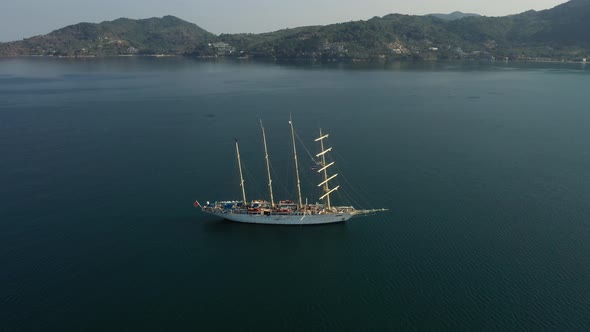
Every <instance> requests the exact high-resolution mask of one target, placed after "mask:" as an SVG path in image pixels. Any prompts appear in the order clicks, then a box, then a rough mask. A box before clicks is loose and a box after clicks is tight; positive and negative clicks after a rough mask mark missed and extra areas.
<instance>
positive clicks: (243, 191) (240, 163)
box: [236, 139, 247, 206]
mask: <svg viewBox="0 0 590 332" xmlns="http://www.w3.org/2000/svg"><path fill="white" fill-rule="evenodd" d="M236 154H237V156H238V168H239V169H240V187H242V199H243V200H244V206H246V204H247V203H246V188H245V187H244V176H243V175H242V160H241V159H240V148H239V146H238V140H237V139H236Z"/></svg>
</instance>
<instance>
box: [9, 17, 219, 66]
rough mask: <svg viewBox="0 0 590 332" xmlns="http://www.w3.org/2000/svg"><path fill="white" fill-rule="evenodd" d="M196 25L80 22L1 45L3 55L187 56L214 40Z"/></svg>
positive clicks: (176, 20) (157, 21)
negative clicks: (186, 54) (196, 48)
mask: <svg viewBox="0 0 590 332" xmlns="http://www.w3.org/2000/svg"><path fill="white" fill-rule="evenodd" d="M215 38H216V37H215V35H213V34H212V33H209V32H207V31H205V30H203V29H201V28H200V27H198V26H197V25H195V24H193V23H189V22H186V21H183V20H181V19H179V18H176V17H173V16H164V17H163V18H149V19H143V20H132V19H126V18H120V19H117V20H114V21H109V22H102V23H99V24H94V23H79V24H75V25H70V26H67V27H65V28H62V29H59V30H56V31H53V32H51V33H49V34H47V35H44V36H37V37H32V38H28V39H25V40H22V41H17V42H11V43H3V44H0V54H4V55H69V56H73V55H77V56H84V55H120V54H184V53H189V52H192V50H193V49H194V48H195V47H196V46H197V45H200V44H203V43H205V42H207V41H209V40H213V39H215Z"/></svg>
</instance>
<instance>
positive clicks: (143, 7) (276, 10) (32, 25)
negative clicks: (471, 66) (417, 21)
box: [0, 0, 566, 41]
mask: <svg viewBox="0 0 590 332" xmlns="http://www.w3.org/2000/svg"><path fill="white" fill-rule="evenodd" d="M563 2H566V0H495V1H481V0H445V1H442V0H290V1H284V0H100V1H98V0H0V41H11V40H18V39H22V38H26V37H31V36H34V35H39V34H46V33H48V32H50V31H52V30H55V29H59V28H61V27H64V26H66V25H69V24H75V23H78V22H101V21H105V20H113V19H116V18H119V17H129V18H147V17H154V16H164V15H174V16H178V17H180V18H182V19H184V20H187V21H190V22H193V23H196V24H197V25H199V26H201V27H202V28H204V29H206V30H208V31H210V32H213V33H216V34H218V33H223V32H225V33H230V32H253V33H257V32H267V31H274V30H278V29H283V28H293V27H298V26H303V25H317V24H329V23H338V22H346V21H352V20H361V19H363V20H364V19H369V18H371V17H373V16H383V15H386V14H390V13H402V14H415V15H422V14H428V13H435V12H441V13H450V12H452V11H455V10H459V11H462V12H474V13H478V14H482V15H487V16H501V15H509V14H516V13H520V12H523V11H526V10H529V9H535V10H541V9H548V8H551V7H554V6H556V5H558V4H560V3H563Z"/></svg>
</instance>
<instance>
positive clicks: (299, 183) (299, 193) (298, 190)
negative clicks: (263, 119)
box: [289, 114, 303, 208]
mask: <svg viewBox="0 0 590 332" xmlns="http://www.w3.org/2000/svg"><path fill="white" fill-rule="evenodd" d="M289 124H290V125H291V138H292V139H293V158H294V159H295V174H296V175H297V197H298V198H299V208H302V207H303V201H302V200H301V181H300V180H299V164H298V163H297V148H296V147H295V129H293V119H292V118H291V115H290V114H289Z"/></svg>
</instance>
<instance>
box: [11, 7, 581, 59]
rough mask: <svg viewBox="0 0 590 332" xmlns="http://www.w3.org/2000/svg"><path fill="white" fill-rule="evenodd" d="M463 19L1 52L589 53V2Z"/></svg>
mask: <svg viewBox="0 0 590 332" xmlns="http://www.w3.org/2000/svg"><path fill="white" fill-rule="evenodd" d="M455 14H457V13H455ZM460 16H462V15H459V14H457V15H455V16H454V17H453V18H456V19H449V18H450V16H445V17H444V19H441V18H439V17H436V16H433V15H427V16H412V15H400V14H390V15H386V16H383V17H374V18H372V19H370V20H366V21H354V22H346V23H340V24H331V25H326V26H309V27H300V28H295V29H284V30H279V31H275V32H271V33H263V34H222V35H219V36H215V35H213V34H211V33H209V32H207V31H205V30H203V29H201V28H199V27H198V26H196V25H194V24H192V23H188V22H186V21H183V20H181V19H178V18H175V17H172V16H165V17H163V18H151V19H145V20H130V19H118V20H115V21H112V22H103V23H100V24H90V23H80V24H76V25H72V26H68V27H65V28H63V29H60V30H56V31H54V32H52V33H50V34H48V35H45V36H37V37H33V38H28V39H25V40H22V41H18V42H11V43H3V44H0V55H5V56H6V55H69V56H84V55H98V56H102V55H125V54H172V55H194V56H225V57H235V56H240V57H243V56H248V57H264V58H272V59H313V60H355V59H396V58H412V59H447V58H488V59H489V58H494V57H495V58H498V57H501V58H504V57H508V58H512V59H531V58H537V59H539V58H542V59H558V60H559V59H564V60H576V59H579V60H581V59H583V58H587V57H588V56H589V55H590V34H588V33H587V31H590V19H589V18H590V0H571V1H569V2H567V3H564V4H562V5H559V6H557V7H555V8H552V9H548V10H543V11H538V12H537V11H528V12H524V13H522V14H518V15H510V16H504V17H485V16H466V17H460ZM459 17H460V18H459Z"/></svg>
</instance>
